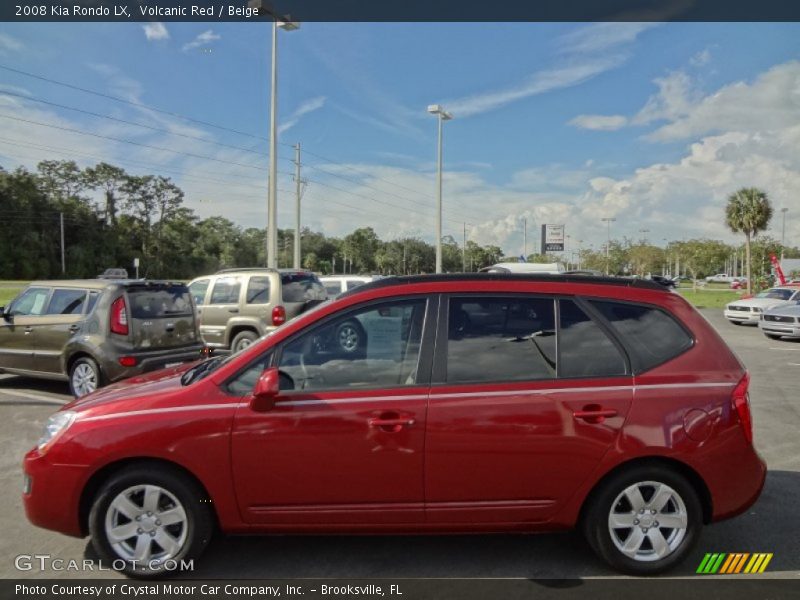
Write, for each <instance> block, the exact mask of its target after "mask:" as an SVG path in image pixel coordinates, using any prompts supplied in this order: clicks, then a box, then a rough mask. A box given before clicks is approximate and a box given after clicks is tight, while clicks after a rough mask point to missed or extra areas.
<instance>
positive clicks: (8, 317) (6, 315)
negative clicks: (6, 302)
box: [0, 306, 14, 323]
mask: <svg viewBox="0 0 800 600" xmlns="http://www.w3.org/2000/svg"><path fill="white" fill-rule="evenodd" d="M0 317H3V319H4V320H5V321H7V322H8V323H11V322H12V321H13V320H14V315H13V314H11V313H10V312H6V307H5V306H0Z"/></svg>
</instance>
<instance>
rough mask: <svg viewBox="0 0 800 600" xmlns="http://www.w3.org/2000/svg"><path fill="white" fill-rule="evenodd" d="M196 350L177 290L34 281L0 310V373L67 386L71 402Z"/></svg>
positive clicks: (176, 286)
mask: <svg viewBox="0 0 800 600" xmlns="http://www.w3.org/2000/svg"><path fill="white" fill-rule="evenodd" d="M202 349H203V343H202V342H201V340H200V335H199V332H198V330H197V322H196V318H195V314H194V309H193V306H192V298H191V296H190V295H189V290H188V288H187V287H186V285H185V284H183V283H172V282H168V281H145V280H132V281H110V280H100V279H85V280H73V281H36V282H34V283H32V284H30V285H29V286H28V287H27V288H26V289H25V290H23V292H22V293H21V294H20V295H19V296H17V297H16V298H15V299H14V300H12V301H11V303H10V304H9V305H8V306H5V307H0V373H3V372H5V373H12V374H16V375H27V376H31V377H41V378H45V379H56V380H68V381H69V385H70V391H71V392H72V394H73V395H74V396H84V395H86V394H88V393H90V392H93V391H94V390H95V389H97V388H98V387H100V386H102V385H104V384H107V383H111V382H114V381H118V380H120V379H124V378H125V377H131V376H133V375H139V374H141V373H145V372H147V371H154V370H156V369H161V368H164V367H170V366H173V365H178V364H180V363H182V362H186V361H191V360H195V359H197V358H198V357H199V355H200V351H201V350H202Z"/></svg>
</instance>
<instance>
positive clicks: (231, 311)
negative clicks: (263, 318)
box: [228, 308, 239, 313]
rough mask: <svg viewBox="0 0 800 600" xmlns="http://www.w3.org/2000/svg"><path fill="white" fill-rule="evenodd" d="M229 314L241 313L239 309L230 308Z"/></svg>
mask: <svg viewBox="0 0 800 600" xmlns="http://www.w3.org/2000/svg"><path fill="white" fill-rule="evenodd" d="M228 312H229V313H238V312H239V309H238V308H229V309H228Z"/></svg>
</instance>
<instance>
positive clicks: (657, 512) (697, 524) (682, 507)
mask: <svg viewBox="0 0 800 600" xmlns="http://www.w3.org/2000/svg"><path fill="white" fill-rule="evenodd" d="M585 519H586V520H585V523H584V525H585V533H586V536H587V539H588V541H589V545H590V546H591V547H592V548H593V549H594V550H595V552H597V553H598V554H599V555H600V557H601V558H603V559H604V560H605V561H606V562H607V563H609V564H610V565H611V566H612V567H614V568H615V569H618V570H620V571H623V572H625V573H630V574H632V575H649V574H654V573H661V572H663V571H666V570H668V569H670V568H672V567H674V566H675V565H676V564H678V563H679V562H680V561H681V560H683V559H684V558H685V557H686V555H687V554H688V553H689V552H690V551H691V549H692V546H693V545H694V544H695V542H696V541H697V538H698V537H699V534H700V530H701V529H702V524H703V517H702V507H701V505H700V500H699V499H698V497H697V493H696V492H695V490H694V488H693V487H692V485H691V484H690V483H689V482H688V481H687V480H686V479H685V478H684V477H683V476H681V475H679V474H678V473H677V472H675V471H673V470H671V469H668V468H665V467H661V466H653V467H635V468H632V469H629V470H627V471H623V472H620V473H618V474H616V475H615V476H613V477H611V479H609V480H608V481H606V482H604V483H603V484H602V485H601V487H600V488H598V490H597V491H596V492H595V494H593V497H592V499H591V504H590V505H589V507H588V510H587V512H586V515H585Z"/></svg>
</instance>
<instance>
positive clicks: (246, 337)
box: [231, 329, 258, 352]
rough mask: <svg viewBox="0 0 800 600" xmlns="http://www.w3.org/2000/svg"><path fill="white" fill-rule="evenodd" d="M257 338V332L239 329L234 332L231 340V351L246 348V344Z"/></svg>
mask: <svg viewBox="0 0 800 600" xmlns="http://www.w3.org/2000/svg"><path fill="white" fill-rule="evenodd" d="M257 339H258V334H257V333H256V332H255V331H250V330H249V329H247V330H245V331H240V332H239V333H237V334H236V336H235V337H234V338H233V341H232V342H231V352H238V351H239V350H242V349H244V348H247V346H249V345H250V344H252V343H253V342H255V341H256V340H257Z"/></svg>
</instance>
